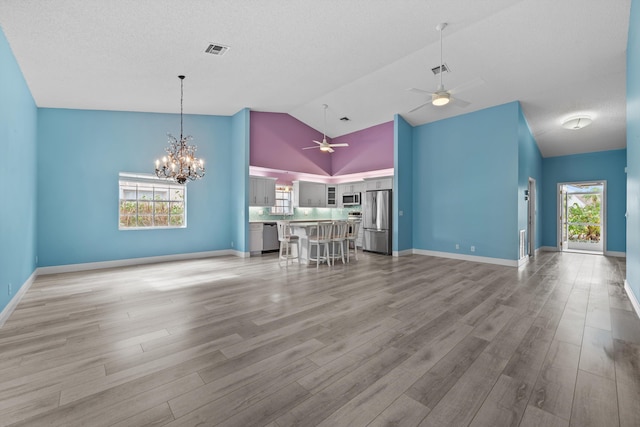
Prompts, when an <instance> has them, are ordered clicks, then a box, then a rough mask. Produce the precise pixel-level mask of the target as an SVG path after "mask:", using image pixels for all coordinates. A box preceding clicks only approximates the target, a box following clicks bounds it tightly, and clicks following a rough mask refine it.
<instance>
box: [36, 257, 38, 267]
mask: <svg viewBox="0 0 640 427" xmlns="http://www.w3.org/2000/svg"><path fill="white" fill-rule="evenodd" d="M36 265H38V255H36Z"/></svg>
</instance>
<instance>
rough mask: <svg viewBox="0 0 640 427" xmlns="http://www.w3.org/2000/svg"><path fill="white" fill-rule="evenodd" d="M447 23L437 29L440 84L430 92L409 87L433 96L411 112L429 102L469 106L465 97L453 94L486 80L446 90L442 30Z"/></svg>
mask: <svg viewBox="0 0 640 427" xmlns="http://www.w3.org/2000/svg"><path fill="white" fill-rule="evenodd" d="M446 26H447V23H446V22H443V23H441V24H438V25H436V30H438V31H439V32H440V67H439V69H440V71H439V74H440V84H439V85H438V88H437V89H436V91H435V92H429V91H426V90H423V89H417V88H411V89H408V90H410V91H411V92H416V93H421V94H427V95H430V96H431V99H430V100H429V101H427V102H425V103H423V104H420V105H418V106H417V107H415V108H414V109H412V110H410V111H409V112H410V113H413V112H414V111H416V110H419V109H420V108H422V107H425V106H427V105H429V104H431V105H433V106H435V107H442V106H445V105H447V104H449V103H451V104H452V105H456V106H458V107H462V108H464V107H467V106H468V105H469V104H470V103H469V102H468V101H465V100H463V99H460V98H457V97H456V98H454V97H453V96H451V95H452V94H455V93H458V92H461V91H463V90H466V89H470V88H471V87H474V86H477V85H479V84H482V83H484V81H483V80H482V79H480V78H478V79H475V80H472V81H470V82H468V83H465V84H463V85H460V86H458V87H456V88H455V89H451V90H445V88H444V84H443V83H442V74H443V73H444V71H445V70H446V68H445V66H444V62H443V61H442V31H443V30H444V29H445V28H446Z"/></svg>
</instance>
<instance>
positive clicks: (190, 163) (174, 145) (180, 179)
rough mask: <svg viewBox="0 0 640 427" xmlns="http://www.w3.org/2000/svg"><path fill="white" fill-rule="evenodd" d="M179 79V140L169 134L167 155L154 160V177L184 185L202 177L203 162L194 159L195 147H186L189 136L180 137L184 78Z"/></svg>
mask: <svg viewBox="0 0 640 427" xmlns="http://www.w3.org/2000/svg"><path fill="white" fill-rule="evenodd" d="M178 78H179V79H180V139H179V140H178V139H177V138H176V137H174V136H173V135H171V134H167V136H168V137H169V147H167V149H166V152H167V155H166V156H164V157H163V158H162V161H160V160H156V176H158V178H166V179H170V180H173V181H176V182H177V183H178V184H184V183H186V182H187V180H189V181H195V180H196V179H200V178H202V177H203V176H204V161H203V160H202V159H198V158H197V157H196V150H197V149H198V147H197V146H196V145H188V144H187V141H189V140H191V139H193V138H192V137H191V136H183V135H182V98H183V94H184V89H183V88H184V76H178Z"/></svg>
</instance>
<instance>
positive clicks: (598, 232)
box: [560, 182, 604, 253]
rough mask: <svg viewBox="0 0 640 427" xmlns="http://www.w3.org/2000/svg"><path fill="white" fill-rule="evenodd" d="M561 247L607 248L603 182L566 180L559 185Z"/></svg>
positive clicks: (585, 249) (576, 249) (593, 249)
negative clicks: (567, 182)
mask: <svg viewBox="0 0 640 427" xmlns="http://www.w3.org/2000/svg"><path fill="white" fill-rule="evenodd" d="M560 198H561V205H560V210H561V212H560V223H561V233H560V247H561V250H574V251H588V252H597V253H602V252H603V251H604V243H603V242H604V223H603V218H604V211H603V209H604V183H601V182H597V183H571V184H563V185H561V189H560Z"/></svg>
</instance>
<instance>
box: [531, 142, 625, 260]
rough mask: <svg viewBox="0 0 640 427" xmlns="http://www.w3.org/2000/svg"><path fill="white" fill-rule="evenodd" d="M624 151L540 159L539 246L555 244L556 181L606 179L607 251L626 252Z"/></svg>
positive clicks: (556, 224) (556, 222)
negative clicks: (540, 205)
mask: <svg viewBox="0 0 640 427" xmlns="http://www.w3.org/2000/svg"><path fill="white" fill-rule="evenodd" d="M626 164H627V150H611V151H600V152H596V153H587V154H575V155H571V156H559V157H547V158H545V159H543V160H542V174H543V176H544V180H543V185H542V196H543V200H542V205H543V209H542V222H543V224H544V226H543V234H542V245H543V246H552V247H554V248H555V247H557V246H558V242H557V229H558V221H557V219H556V218H557V214H558V197H557V188H558V183H562V182H573V181H596V180H605V181H607V247H606V248H605V250H606V251H614V252H625V247H626V226H625V222H626V221H625V216H624V214H625V210H626V200H625V199H626V186H627V182H626V179H627V177H626V174H625V172H624V168H625V166H626Z"/></svg>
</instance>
